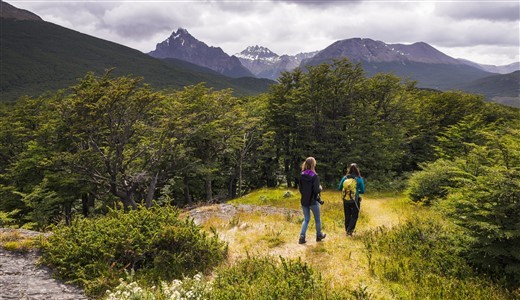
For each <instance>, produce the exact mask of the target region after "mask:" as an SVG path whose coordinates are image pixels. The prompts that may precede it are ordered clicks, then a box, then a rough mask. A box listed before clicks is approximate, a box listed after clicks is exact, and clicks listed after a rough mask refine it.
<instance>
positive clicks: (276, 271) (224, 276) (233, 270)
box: [210, 257, 345, 300]
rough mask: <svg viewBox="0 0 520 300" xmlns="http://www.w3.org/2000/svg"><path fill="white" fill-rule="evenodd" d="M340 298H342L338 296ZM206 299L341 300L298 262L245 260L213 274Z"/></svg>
mask: <svg viewBox="0 0 520 300" xmlns="http://www.w3.org/2000/svg"><path fill="white" fill-rule="evenodd" d="M342 296H343V297H342ZM210 299H218V300H221V299H291V300H292V299H345V295H341V294H339V293H337V292H334V291H330V290H328V289H327V288H326V287H325V285H324V284H323V281H322V279H321V276H320V275H319V274H315V273H314V271H313V269H312V268H311V267H309V266H308V265H307V264H305V263H302V262H301V260H300V259H298V260H286V259H284V258H281V257H280V261H279V262H277V261H276V260H275V259H273V258H272V257H261V258H252V257H248V258H247V259H244V260H242V261H240V262H238V263H237V264H235V265H233V266H231V267H227V268H223V269H220V270H218V271H217V277H216V278H215V280H214V282H213V287H212V293H211V297H210Z"/></svg>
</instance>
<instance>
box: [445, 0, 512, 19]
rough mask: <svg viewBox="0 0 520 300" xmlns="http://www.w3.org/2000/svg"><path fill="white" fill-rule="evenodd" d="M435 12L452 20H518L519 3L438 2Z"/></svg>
mask: <svg viewBox="0 0 520 300" xmlns="http://www.w3.org/2000/svg"><path fill="white" fill-rule="evenodd" d="M435 10H436V13H437V14H438V15H440V16H446V17H448V18H451V19H453V20H489V21H518V20H520V3H519V2H516V3H513V2H475V1H468V2H455V3H439V4H438V5H436V6H435Z"/></svg>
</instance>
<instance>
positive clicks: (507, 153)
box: [445, 120, 520, 288]
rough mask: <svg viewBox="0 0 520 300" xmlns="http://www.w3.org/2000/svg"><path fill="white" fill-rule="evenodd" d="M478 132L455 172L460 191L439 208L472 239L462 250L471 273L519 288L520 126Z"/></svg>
mask: <svg viewBox="0 0 520 300" xmlns="http://www.w3.org/2000/svg"><path fill="white" fill-rule="evenodd" d="M511 125H512V126H513V127H512V128H498V129H495V130H487V131H483V132H481V134H482V135H483V136H484V137H485V139H486V142H485V143H484V144H483V145H475V146H474V148H473V149H472V150H471V151H470V152H469V154H468V155H467V156H466V157H465V162H466V164H464V165H465V169H464V170H460V175H459V176H458V179H459V180H460V181H461V182H462V184H461V186H460V187H458V188H455V189H452V190H451V191H450V194H449V195H448V199H447V201H446V202H445V205H446V206H447V207H448V209H449V211H450V213H451V215H452V216H453V217H454V218H455V220H456V222H457V223H458V224H459V225H461V226H462V227H464V228H466V229H467V233H468V234H469V235H470V236H471V237H472V238H473V242H472V244H471V245H470V248H469V250H468V257H469V259H470V261H471V262H472V263H473V264H474V265H476V266H477V267H479V268H481V269H483V270H486V271H488V272H491V273H493V274H494V275H495V276H499V278H500V277H502V276H504V279H505V280H507V281H508V282H509V283H510V284H512V286H513V287H514V288H518V287H519V285H518V283H519V282H520V256H519V255H518V254H519V253H520V201H519V199H520V168H519V166H520V126H519V125H520V123H519V122H518V120H516V122H514V123H513V124H511Z"/></svg>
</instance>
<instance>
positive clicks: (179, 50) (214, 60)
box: [149, 28, 253, 77]
mask: <svg viewBox="0 0 520 300" xmlns="http://www.w3.org/2000/svg"><path fill="white" fill-rule="evenodd" d="M149 55H151V56H153V57H155V58H176V59H180V60H184V61H187V62H190V63H193V64H196V65H199V66H203V67H207V68H210V69H212V70H214V71H217V72H219V73H221V74H224V75H226V76H230V77H253V74H252V73H251V72H250V71H249V70H248V69H246V68H245V67H244V66H242V65H241V63H240V61H239V60H238V58H236V57H234V56H229V55H227V54H226V53H225V52H224V51H223V50H222V49H221V48H220V47H210V46H208V45H206V44H205V43H204V42H201V41H199V40H198V39H196V38H195V37H194V36H192V35H191V34H190V33H189V32H188V30H186V29H184V28H178V29H177V31H174V32H173V33H172V34H171V35H170V36H169V37H168V38H167V39H166V40H164V41H163V42H161V43H158V44H157V46H156V48H155V50H153V51H151V52H150V53H149Z"/></svg>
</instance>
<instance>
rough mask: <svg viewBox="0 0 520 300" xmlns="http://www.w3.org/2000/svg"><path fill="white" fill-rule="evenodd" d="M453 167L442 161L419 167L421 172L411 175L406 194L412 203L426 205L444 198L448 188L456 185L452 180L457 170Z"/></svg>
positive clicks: (452, 164)
mask: <svg viewBox="0 0 520 300" xmlns="http://www.w3.org/2000/svg"><path fill="white" fill-rule="evenodd" d="M454 165H455V163H453V162H450V161H447V160H443V159H439V160H437V161H435V162H432V163H427V164H422V165H420V166H421V168H422V171H419V172H415V173H413V174H412V176H411V177H410V179H409V180H408V188H407V190H406V194H407V195H408V197H409V198H410V199H411V200H412V201H414V202H423V203H424V204H427V205H429V204H431V202H432V201H433V200H435V199H440V198H444V197H446V195H447V194H448V188H449V187H453V186H455V185H456V182H455V181H454V180H453V179H452V178H453V176H454V174H455V173H456V172H457V170H458V168H456V167H455V166H454Z"/></svg>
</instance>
